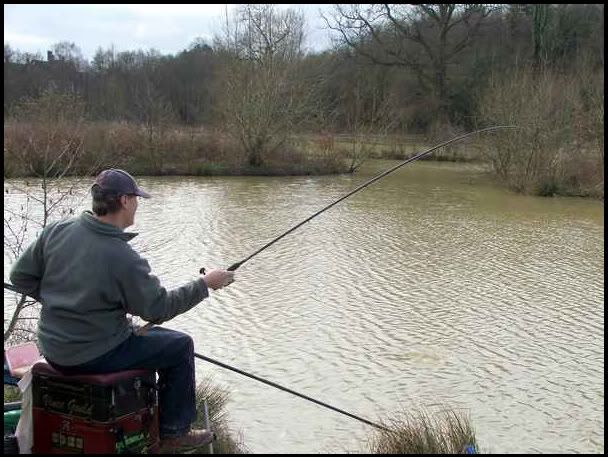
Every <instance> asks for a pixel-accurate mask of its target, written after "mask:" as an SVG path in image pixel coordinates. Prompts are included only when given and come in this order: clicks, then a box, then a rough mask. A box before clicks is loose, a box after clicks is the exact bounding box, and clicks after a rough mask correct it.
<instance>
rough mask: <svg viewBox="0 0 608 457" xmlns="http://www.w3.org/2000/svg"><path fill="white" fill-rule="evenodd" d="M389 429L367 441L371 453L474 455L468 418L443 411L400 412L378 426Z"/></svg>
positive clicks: (474, 440)
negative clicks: (389, 430)
mask: <svg viewBox="0 0 608 457" xmlns="http://www.w3.org/2000/svg"><path fill="white" fill-rule="evenodd" d="M382 425H383V426H385V427H387V428H389V429H391V430H393V432H388V431H377V432H375V434H374V435H372V436H371V438H369V441H368V444H367V446H368V452H370V453H372V454H469V453H476V452H477V441H476V439H475V432H474V430H473V428H472V426H471V424H470V422H469V419H468V417H465V416H462V415H460V414H458V413H456V412H455V411H452V410H445V411H442V412H440V413H435V414H432V413H430V412H426V411H421V412H419V413H417V414H413V413H407V412H402V413H400V414H397V415H396V416H395V417H393V418H392V419H390V420H389V421H388V423H387V422H384V423H383V424H382Z"/></svg>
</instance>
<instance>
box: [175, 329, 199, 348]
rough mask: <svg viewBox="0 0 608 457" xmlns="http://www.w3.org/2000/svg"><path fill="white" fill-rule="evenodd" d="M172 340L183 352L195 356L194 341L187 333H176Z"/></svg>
mask: <svg viewBox="0 0 608 457" xmlns="http://www.w3.org/2000/svg"><path fill="white" fill-rule="evenodd" d="M172 339H173V340H174V341H175V344H176V345H179V346H180V347H181V348H183V349H182V350H183V351H184V352H186V353H189V354H194V340H193V339H192V337H191V336H190V335H188V334H186V333H183V332H178V331H174V334H173V335H172Z"/></svg>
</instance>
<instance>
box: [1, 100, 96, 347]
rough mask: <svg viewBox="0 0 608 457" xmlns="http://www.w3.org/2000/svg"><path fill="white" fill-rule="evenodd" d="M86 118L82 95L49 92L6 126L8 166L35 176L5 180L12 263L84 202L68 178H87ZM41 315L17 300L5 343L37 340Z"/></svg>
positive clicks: (6, 236)
mask: <svg viewBox="0 0 608 457" xmlns="http://www.w3.org/2000/svg"><path fill="white" fill-rule="evenodd" d="M83 120H84V104H83V102H82V101H81V100H80V99H79V98H78V97H76V96H74V95H71V94H58V93H54V92H52V91H46V92H45V93H43V95H41V96H40V97H39V98H36V99H28V100H25V101H23V102H22V103H21V104H19V105H18V106H17V108H16V109H15V110H14V111H13V113H12V116H11V118H10V120H9V121H8V122H7V123H6V124H5V129H4V152H5V163H6V161H7V160H8V161H10V162H16V163H17V166H19V167H20V168H21V173H23V174H26V175H29V176H31V177H32V178H33V179H32V178H28V179H25V180H20V181H19V182H6V181H5V207H4V254H5V261H8V262H10V263H12V262H14V261H15V260H16V259H17V258H18V257H19V255H21V253H22V252H23V250H24V249H25V247H27V243H28V242H29V241H31V234H32V233H34V234H36V233H37V232H39V231H40V230H42V229H43V228H44V227H46V226H47V225H48V223H49V222H51V221H52V220H56V219H59V218H62V217H66V216H69V215H71V214H74V210H75V207H76V206H78V205H79V199H81V198H83V196H82V195H80V194H79V191H78V189H79V188H82V182H81V180H80V179H70V180H69V181H68V180H66V179H65V178H66V177H67V176H69V175H70V174H72V173H74V172H76V171H79V172H81V174H85V175H86V173H83V172H82V171H83V169H82V168H80V169H79V165H80V161H81V160H82V159H83V155H84V153H83V138H84V133H83ZM13 166H14V164H13ZM93 167H95V165H93ZM92 171H93V170H92V169H89V172H92ZM7 198H10V199H11V201H9V202H7V201H6V199H7ZM38 317H39V309H38V305H37V303H36V302H35V301H33V300H31V299H29V298H27V297H26V296H21V297H17V298H16V302H15V308H14V309H13V310H12V312H11V315H10V317H9V318H8V319H5V320H4V341H5V343H6V342H7V341H8V340H13V341H23V340H32V339H34V338H35V324H36V322H37V319H38Z"/></svg>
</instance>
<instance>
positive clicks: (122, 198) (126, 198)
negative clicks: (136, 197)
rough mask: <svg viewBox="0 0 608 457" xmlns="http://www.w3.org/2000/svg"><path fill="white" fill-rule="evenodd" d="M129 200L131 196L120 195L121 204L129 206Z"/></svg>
mask: <svg viewBox="0 0 608 457" xmlns="http://www.w3.org/2000/svg"><path fill="white" fill-rule="evenodd" d="M128 200H129V197H128V196H126V195H121V196H120V206H122V207H124V208H126V207H127V201H128Z"/></svg>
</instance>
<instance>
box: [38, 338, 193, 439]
mask: <svg viewBox="0 0 608 457" xmlns="http://www.w3.org/2000/svg"><path fill="white" fill-rule="evenodd" d="M47 361H48V360H47ZM48 362H49V363H50V364H51V366H53V367H56V368H57V369H58V370H59V371H61V372H63V373H66V374H87V373H111V372H115V371H123V370H130V369H137V368H143V369H149V370H156V371H157V372H158V383H159V395H158V397H159V415H160V436H161V438H171V437H177V436H181V435H184V434H186V433H188V432H189V431H190V424H191V423H192V422H193V421H194V420H195V419H196V398H195V393H194V392H195V381H194V342H193V341H192V338H191V337H190V336H188V335H186V334H185V333H182V332H177V331H175V330H169V329H166V328H162V327H152V328H151V329H150V330H148V332H147V333H146V334H145V335H141V336H136V335H135V334H133V335H131V336H130V337H129V338H128V339H126V340H125V341H124V342H123V343H121V344H119V345H118V346H116V347H115V348H114V349H112V350H111V351H109V352H107V353H105V354H104V355H102V356H100V357H98V358H96V359H94V360H91V361H90V362H87V363H84V364H82V365H76V366H70V367H64V366H61V365H57V364H55V363H53V362H52V361H48Z"/></svg>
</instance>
